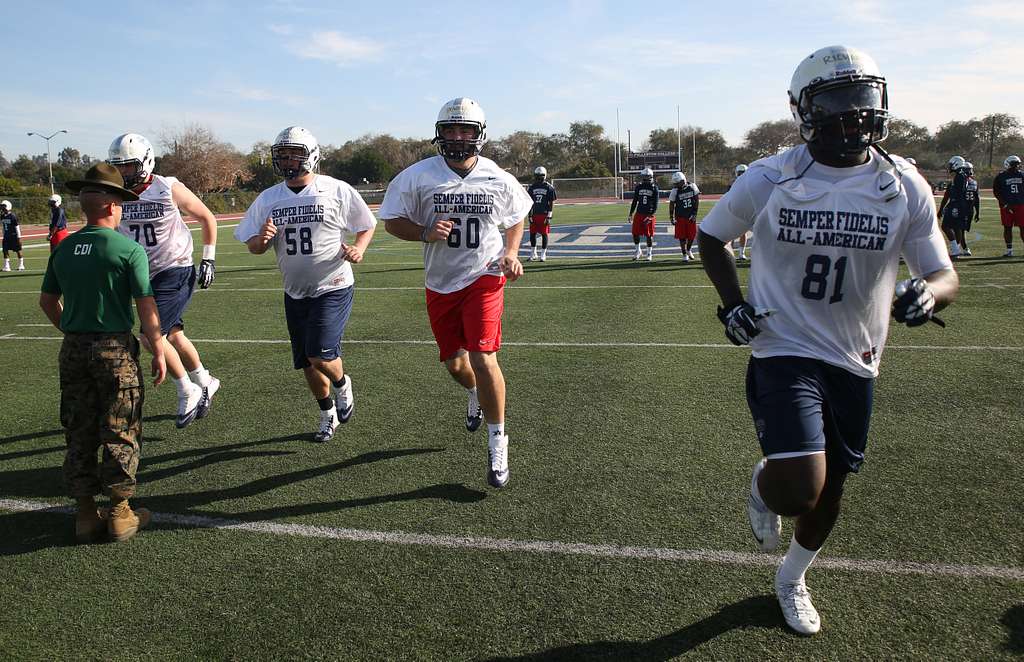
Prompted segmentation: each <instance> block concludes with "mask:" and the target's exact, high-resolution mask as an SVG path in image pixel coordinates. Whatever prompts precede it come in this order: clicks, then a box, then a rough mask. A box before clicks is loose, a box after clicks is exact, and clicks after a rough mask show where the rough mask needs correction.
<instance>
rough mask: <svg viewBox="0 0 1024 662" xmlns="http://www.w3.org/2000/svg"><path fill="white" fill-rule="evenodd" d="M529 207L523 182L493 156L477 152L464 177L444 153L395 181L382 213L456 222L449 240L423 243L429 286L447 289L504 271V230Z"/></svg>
mask: <svg viewBox="0 0 1024 662" xmlns="http://www.w3.org/2000/svg"><path fill="white" fill-rule="evenodd" d="M531 207H533V200H531V199H530V196H529V195H527V194H526V190H525V189H524V188H523V186H522V184H520V183H519V182H518V181H516V178H515V177H513V176H512V175H511V174H509V173H508V172H506V171H504V170H502V169H501V168H500V167H498V165H497V164H496V163H495V162H494V161H491V160H490V159H488V158H485V157H482V156H478V157H477V162H476V165H475V166H474V167H473V169H472V170H470V171H469V174H467V175H466V176H465V177H461V176H460V175H459V174H458V173H456V172H455V171H454V170H452V169H451V168H449V167H448V163H447V162H446V161H445V160H444V157H443V156H434V157H431V158H428V159H424V160H422V161H420V162H418V163H414V164H413V165H411V166H409V167H408V168H406V169H405V170H403V171H402V172H400V173H399V174H398V176H397V177H395V178H394V179H393V180H392V181H391V184H389V185H388V190H387V193H385V194H384V202H383V204H381V207H380V211H379V212H378V215H379V216H380V217H381V218H382V219H384V220H388V219H393V218H405V219H408V220H410V221H412V222H413V223H415V224H416V225H422V226H424V227H430V226H431V225H433V224H434V223H436V222H437V221H441V220H450V221H451V222H452V223H454V227H453V228H452V231H451V234H449V235H448V240H447V241H435V242H431V243H429V244H427V245H426V246H425V247H424V248H423V260H424V270H425V272H426V286H427V289H430V290H433V291H434V292H439V293H441V294H448V293H451V292H457V291H459V290H461V289H463V288H465V287H467V286H469V285H471V284H472V283H473V282H474V281H475V280H476V279H477V278H479V277H480V276H484V275H488V274H490V275H499V274H500V273H501V268H500V267H499V265H498V261H499V260H500V259H501V256H502V254H503V252H504V251H503V246H504V243H503V242H502V238H501V230H504V229H506V228H510V227H512V226H514V225H515V224H517V223H520V222H521V221H522V220H523V219H524V218H526V214H527V213H528V212H529V211H530V208H531Z"/></svg>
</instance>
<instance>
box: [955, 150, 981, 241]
mask: <svg viewBox="0 0 1024 662" xmlns="http://www.w3.org/2000/svg"><path fill="white" fill-rule="evenodd" d="M964 175H965V176H966V177H967V183H966V184H965V186H964V201H965V202H966V203H967V212H966V213H965V214H964V217H963V220H962V221H961V224H960V228H959V229H958V230H957V231H956V239H957V242H958V243H959V244H960V253H961V255H966V256H968V257H970V255H971V249H970V247H969V246H968V245H967V233H968V232H970V231H971V223H972V222H977V221H980V220H981V196H980V195H979V193H978V180H977V179H975V178H974V164H973V163H971V162H970V161H968V162H966V163H964Z"/></svg>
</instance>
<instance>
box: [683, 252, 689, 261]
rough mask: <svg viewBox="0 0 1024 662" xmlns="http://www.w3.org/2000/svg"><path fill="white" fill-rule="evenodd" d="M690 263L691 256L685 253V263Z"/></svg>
mask: <svg viewBox="0 0 1024 662" xmlns="http://www.w3.org/2000/svg"><path fill="white" fill-rule="evenodd" d="M689 261H690V255H689V254H688V253H683V262H689Z"/></svg>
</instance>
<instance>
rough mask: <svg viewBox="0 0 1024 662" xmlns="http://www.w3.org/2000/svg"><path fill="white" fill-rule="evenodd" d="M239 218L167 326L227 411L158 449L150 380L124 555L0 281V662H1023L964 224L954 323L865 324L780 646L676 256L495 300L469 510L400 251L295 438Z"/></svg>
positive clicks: (1009, 287)
mask: <svg viewBox="0 0 1024 662" xmlns="http://www.w3.org/2000/svg"><path fill="white" fill-rule="evenodd" d="M708 208H710V204H709V203H707V202H706V203H704V205H703V208H702V210H701V211H702V212H706V211H707V209H708ZM663 213H664V211H663ZM625 217H626V208H625V207H624V206H622V205H614V204H613V205H596V204H595V205H580V206H564V207H558V208H557V209H556V212H555V220H556V222H557V223H558V224H560V225H573V224H587V225H589V226H592V225H600V224H605V225H621V224H622V223H623V221H624V220H625ZM235 222H236V221H225V222H224V223H223V224H222V226H221V237H220V242H219V250H218V256H217V269H218V270H217V280H216V282H215V283H214V285H213V287H212V288H211V289H210V290H208V291H198V292H197V293H196V295H195V297H194V299H193V302H192V305H191V308H190V309H189V311H188V314H187V316H186V320H187V324H188V326H187V331H188V333H189V335H190V337H192V338H193V340H194V341H195V344H196V345H197V347H198V348H199V350H200V352H201V354H202V356H203V359H204V363H205V364H206V365H207V367H209V368H210V369H211V371H212V372H213V373H214V374H215V375H216V376H218V377H219V378H220V379H221V380H222V384H223V386H222V389H221V391H220V392H219V393H218V395H217V396H216V398H215V400H214V405H213V409H212V411H211V413H210V416H209V417H207V418H205V419H203V420H201V421H197V422H196V423H194V424H193V425H191V426H190V427H188V428H186V429H185V430H177V429H175V427H174V420H173V419H174V416H173V414H174V410H175V391H174V388H173V386H172V385H171V384H169V383H168V384H164V385H162V386H160V387H158V388H152V387H149V388H147V391H146V396H147V400H146V404H145V423H144V443H143V460H142V464H141V466H140V470H139V474H138V477H139V482H140V488H139V496H138V498H137V499H136V501H135V503H137V504H138V505H144V506H146V507H147V508H149V509H151V510H152V511H153V512H154V513H155V522H154V524H153V525H152V527H151V528H150V529H147V530H145V531H143V532H142V533H140V534H139V535H138V536H137V537H136V538H134V539H133V540H131V541H129V542H127V543H124V544H117V545H115V544H102V545H89V546H75V545H74V544H72V540H73V535H72V529H73V517H72V511H71V509H70V504H71V502H70V500H69V499H67V497H66V496H65V495H64V489H63V485H62V479H61V469H60V466H61V462H62V460H63V436H62V432H61V429H60V424H59V420H58V402H59V390H58V379H57V351H58V347H59V333H58V332H57V331H56V330H54V329H53V328H52V327H49V326H48V325H47V324H46V320H45V318H44V317H43V315H42V313H41V312H40V310H39V308H38V305H37V300H38V291H39V284H40V281H41V277H42V269H43V267H44V266H45V257H46V255H47V251H46V249H45V248H30V249H28V251H27V253H26V255H27V265H28V271H25V272H12V273H5V274H3V275H2V277H0V380H2V383H3V388H2V393H3V397H2V400H0V554H2V555H3V556H4V557H5V558H3V560H2V561H0V563H2V566H0V567H2V568H3V570H2V574H0V578H2V581H0V602H2V603H3V605H4V607H3V609H0V650H2V651H3V652H4V653H3V655H4V658H5V659H10V660H55V659H62V660H63V659H69V660H70V659H101V658H102V659H111V660H138V659H211V660H222V659H230V660H251V659H293V658H314V659H327V658H329V659H344V660H357V659H359V660H362V659H365V660H381V659H417V660H419V659H431V660H464V659H474V660H475V659H527V660H542V659H607V660H624V659H669V658H673V657H676V656H689V657H694V658H700V659H722V660H733V659H779V660H792V659H809V660H821V659H922V660H935V659H976V660H995V659H1011V658H1019V657H1020V656H1021V655H1024V534H1022V529H1024V515H1022V512H1024V511H1022V507H1021V504H1022V501H1021V494H1022V489H1021V476H1022V475H1024V446H1022V441H1021V440H1022V439H1024V410H1022V399H1021V387H1022V381H1021V375H1022V374H1024V331H1022V326H1021V309H1022V304H1024V299H1022V296H1024V288H1022V283H1024V259H1022V258H1010V259H1003V258H1001V257H999V256H1001V254H1002V252H1003V246H1002V232H1001V227H1000V226H999V222H998V215H997V212H996V209H995V206H994V204H993V203H992V202H991V201H985V204H984V207H983V216H982V221H981V223H979V224H978V225H977V226H976V228H975V230H976V233H975V236H974V241H973V242H972V243H971V247H972V250H973V251H974V257H972V258H969V259H965V260H961V261H959V262H958V263H957V269H958V270H959V271H960V275H961V280H962V289H961V292H960V297H959V300H958V301H957V302H956V303H955V304H954V305H953V306H952V307H951V308H949V309H947V310H946V311H944V312H943V313H942V317H943V318H944V319H945V321H946V323H947V328H945V329H941V328H939V327H938V326H936V325H933V324H928V325H926V326H924V327H922V328H918V329H907V328H905V327H902V326H896V325H893V327H892V330H891V334H890V337H889V346H888V348H887V351H886V354H885V356H884V358H883V361H882V374H881V376H880V378H879V379H878V382H877V385H876V400H875V409H874V417H873V420H872V428H871V436H870V440H869V445H868V452H867V457H868V459H867V462H866V464H865V465H864V467H863V469H862V471H861V473H860V475H858V476H855V477H853V478H851V479H850V481H849V482H848V483H847V491H846V499H845V500H844V512H843V515H842V517H841V518H840V520H839V523H838V525H837V526H836V528H835V530H834V532H833V534H832V537H831V539H830V540H829V541H828V543H827V544H826V546H825V547H824V549H823V551H822V553H821V555H820V556H819V561H818V562H817V563H816V564H815V565H814V566H813V567H812V569H811V571H810V572H809V574H808V585H809V587H810V589H811V590H812V592H813V598H814V602H815V605H816V606H817V608H818V610H819V612H820V614H821V617H822V621H823V629H822V631H821V633H820V634H819V635H816V636H814V637H812V638H802V637H799V636H798V635H795V634H793V633H792V632H790V631H789V630H788V629H787V628H786V627H785V624H784V622H783V620H782V616H781V613H780V611H779V609H778V605H777V604H776V602H775V598H774V593H773V588H772V578H773V575H774V567H775V564H776V563H777V562H778V560H779V556H777V555H763V554H758V553H756V552H755V548H754V543H753V540H752V537H751V535H750V531H749V528H748V524H747V520H746V512H745V502H746V497H747V491H748V488H749V481H750V470H751V468H752V466H753V464H754V463H755V461H756V460H757V459H758V458H759V457H760V451H759V449H758V446H757V441H756V438H755V436H754V433H753V426H752V423H751V421H750V418H749V414H748V411H747V407H746V402H745V397H744V391H743V380H744V372H745V366H746V362H747V359H748V357H749V349H746V348H736V347H733V346H732V345H730V344H728V342H727V341H726V339H725V337H724V335H723V333H722V328H721V325H720V324H719V322H718V321H717V319H716V318H715V315H714V310H715V305H716V303H717V297H716V295H715V293H714V291H713V289H712V288H711V287H710V284H709V282H708V280H707V279H706V277H705V276H704V273H703V271H702V269H701V267H700V264H699V263H696V264H694V263H691V264H688V265H684V264H682V262H681V261H680V259H679V256H678V252H677V251H673V250H671V247H672V245H673V242H672V240H671V239H670V238H667V237H665V236H661V237H659V244H660V246H659V248H660V249H664V251H665V252H664V254H659V255H658V256H657V257H656V260H655V261H654V262H652V263H647V262H641V263H634V262H632V261H631V260H630V259H629V258H628V257H626V258H623V257H622V256H621V255H619V254H608V255H604V256H602V255H600V254H591V253H587V254H588V255H590V257H588V258H571V257H565V256H563V255H561V254H560V253H559V250H558V245H557V244H555V245H553V247H552V250H551V255H552V257H549V260H548V261H547V262H545V263H529V264H527V265H526V269H527V273H526V276H525V277H524V278H523V279H521V280H520V281H518V282H516V283H515V284H512V285H510V286H509V287H508V289H507V291H506V310H505V317H504V332H503V336H504V341H505V344H504V346H503V348H502V350H501V353H500V359H501V363H502V366H503V368H504V371H505V376H506V380H507V383H508V411H507V424H508V431H509V434H510V437H511V450H510V462H511V469H512V477H511V481H510V483H509V485H508V487H507V488H506V489H504V490H494V489H491V488H489V487H487V484H486V480H485V470H486V462H487V451H486V439H485V434H484V432H483V431H478V432H477V433H475V434H469V433H467V432H466V431H465V428H464V425H463V421H464V416H465V395H464V391H462V389H461V388H460V387H458V386H457V385H456V384H455V383H454V382H453V381H452V380H451V379H450V378H449V377H448V376H447V374H446V373H445V371H444V369H443V368H442V366H441V365H440V364H439V363H438V361H437V354H436V348H435V346H434V344H433V340H432V336H431V333H430V329H429V326H428V323H427V317H426V312H425V309H424V301H423V290H422V279H423V273H422V258H421V249H420V247H419V245H417V244H412V243H403V242H399V241H397V240H395V239H393V238H391V237H390V236H388V235H387V234H386V233H385V232H384V230H383V227H379V229H378V233H377V236H376V237H375V239H374V242H373V244H372V246H371V250H370V251H369V253H368V255H367V259H366V261H365V262H364V263H363V264H361V265H358V266H357V267H356V278H357V291H356V298H355V304H354V308H353V313H352V318H351V320H350V323H349V327H348V329H347V332H346V342H345V366H346V371H347V372H348V373H349V374H350V375H351V377H352V379H353V384H354V389H355V396H356V411H355V415H354V416H353V418H352V420H351V421H350V422H349V423H348V424H346V425H344V426H341V427H340V428H339V431H338V433H337V434H336V435H335V438H334V439H333V440H332V441H331V442H329V443H326V444H316V443H313V442H312V441H311V433H312V432H313V430H314V428H315V427H316V423H317V412H316V406H315V403H314V402H313V401H312V399H311V397H310V395H309V393H308V391H307V389H306V387H305V384H304V381H303V379H302V376H301V374H300V373H298V372H296V371H294V370H292V369H291V359H290V351H289V347H288V344H287V333H286V329H285V323H284V314H283V306H282V294H281V290H280V274H279V273H278V271H277V268H276V264H275V263H274V259H273V256H272V255H271V254H268V255H263V256H258V257H257V256H250V255H248V254H247V253H246V251H245V249H244V247H243V246H242V245H241V244H238V243H237V242H236V241H234V239H233V238H232V237H231V231H232V225H233V224H234V223H235ZM196 236H198V235H196ZM197 243H198V242H197ZM1015 248H1017V249H1018V252H1019V253H1024V246H1022V245H1021V243H1020V239H1019V237H1017V238H1016V239H1015ZM627 249H628V247H627ZM525 255H526V253H525V252H524V253H523V257H524V258H525ZM197 259H198V257H197ZM754 259H755V260H756V248H755V257H754ZM747 273H748V271H747V267H746V266H742V267H741V269H740V274H741V278H742V279H745V278H746V275H747ZM791 530H792V529H791V525H790V523H786V524H784V541H788V539H789V535H790V532H791ZM783 547H784V545H783V546H781V547H780V552H781V551H782V548H783Z"/></svg>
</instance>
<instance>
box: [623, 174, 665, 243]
mask: <svg viewBox="0 0 1024 662" xmlns="http://www.w3.org/2000/svg"><path fill="white" fill-rule="evenodd" d="M658 195H659V191H658V185H657V184H655V183H654V171H653V170H651V169H650V168H644V169H643V170H641V171H640V183H639V184H637V185H636V187H635V188H634V189H633V202H631V203H630V205H629V216H628V217H627V218H626V221H627V222H632V224H633V245H634V246H635V247H636V251H635V252H634V253H633V261H634V262H636V261H637V260H640V259H642V257H643V256H642V254H641V253H640V237H641V236H642V237H644V238H645V239H646V240H647V261H648V262H650V261H652V260H653V259H654V245H653V243H654V223H655V212H657V211H658Z"/></svg>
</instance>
